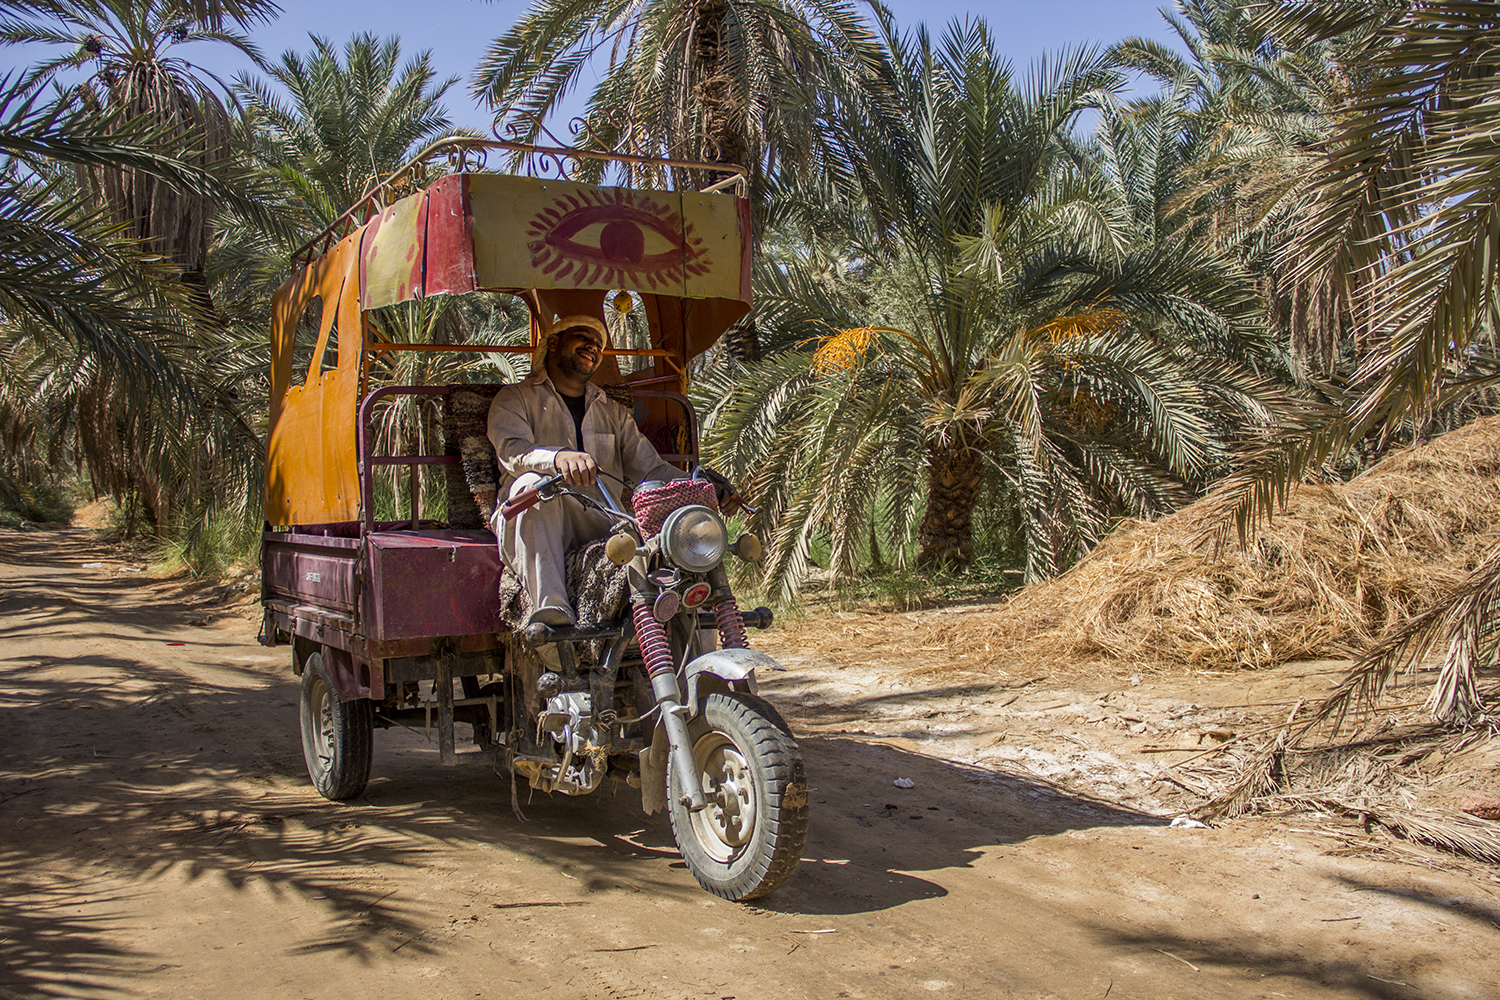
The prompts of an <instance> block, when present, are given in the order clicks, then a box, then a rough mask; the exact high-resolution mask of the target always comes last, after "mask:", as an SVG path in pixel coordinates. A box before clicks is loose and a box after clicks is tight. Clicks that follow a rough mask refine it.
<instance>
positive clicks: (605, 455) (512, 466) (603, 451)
mask: <svg viewBox="0 0 1500 1000" xmlns="http://www.w3.org/2000/svg"><path fill="white" fill-rule="evenodd" d="M584 401H585V407H586V408H585V410H584V414H583V450H584V451H586V452H588V453H589V455H590V456H592V457H593V459H594V461H595V462H596V463H597V464H598V466H599V470H600V471H601V472H605V473H608V474H609V475H611V476H617V477H620V478H623V479H627V480H629V481H630V483H631V484H632V485H634V484H637V483H640V482H642V481H644V480H647V479H679V478H681V477H682V476H683V475H685V473H683V471H682V470H681V469H679V468H677V467H676V466H675V465H668V464H667V463H666V462H663V461H662V459H661V456H660V455H658V454H657V453H656V449H655V448H653V447H652V446H651V442H650V441H647V440H646V437H645V435H644V434H642V433H641V429H640V428H639V427H637V426H636V424H635V417H634V416H633V415H632V414H631V412H630V411H629V410H627V409H626V408H625V407H623V406H621V405H620V404H619V403H616V402H615V401H614V400H612V399H610V398H609V397H608V396H606V395H605V394H604V390H603V389H601V388H599V387H598V386H597V385H594V384H593V383H592V382H590V383H589V384H588V385H587V386H586V387H585V388H584ZM489 436H490V443H491V444H493V445H494V446H495V457H496V458H498V459H499V461H500V469H501V471H502V472H503V473H504V474H505V477H506V480H505V482H504V483H502V484H501V489H500V495H501V496H508V495H509V494H510V487H511V484H512V483H514V482H515V480H516V478H517V477H519V476H522V475H524V474H526V473H528V472H535V473H540V474H541V475H545V476H550V475H553V473H554V471H555V470H554V469H553V465H552V463H553V460H554V459H555V458H556V457H557V453H558V452H560V451H573V450H575V448H576V445H577V436H576V434H575V433H574V425H573V414H572V413H571V412H569V410H568V404H567V403H565V402H563V399H562V396H561V395H559V394H558V392H557V389H556V387H555V386H553V384H552V379H550V378H549V377H548V376H547V372H546V369H542V370H539V371H535V372H532V373H531V374H530V375H528V376H526V378H524V379H522V380H521V381H520V382H517V383H515V384H514V385H507V386H504V387H503V388H501V389H500V391H499V392H497V393H495V401H494V402H493V403H491V404H490V419H489ZM599 484H600V485H601V486H603V487H605V488H607V489H608V490H609V495H610V496H611V497H612V498H613V499H614V500H615V501H616V502H617V503H618V502H619V500H620V484H619V483H618V482H615V481H613V480H610V479H604V478H602V477H601V478H600V480H599ZM626 509H627V510H628V509H629V508H626Z"/></svg>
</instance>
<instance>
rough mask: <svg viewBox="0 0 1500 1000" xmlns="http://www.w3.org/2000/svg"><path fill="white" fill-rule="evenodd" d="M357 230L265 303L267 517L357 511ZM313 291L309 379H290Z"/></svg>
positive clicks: (324, 519) (327, 517)
mask: <svg viewBox="0 0 1500 1000" xmlns="http://www.w3.org/2000/svg"><path fill="white" fill-rule="evenodd" d="M362 235H363V232H362V231H358V232H355V233H353V234H352V235H350V236H348V237H347V238H345V239H344V240H343V241H341V242H340V243H339V244H338V245H337V246H335V247H334V248H333V249H332V250H330V251H329V252H328V253H327V254H325V255H324V256H323V257H321V258H319V259H318V260H316V261H314V262H313V263H312V264H310V265H309V266H308V267H307V268H305V269H304V270H303V271H302V273H301V274H299V275H297V276H296V277H294V278H292V279H291V280H290V281H288V282H287V283H286V284H284V285H282V286H281V288H280V289H278V290H277V292H276V296H275V299H274V300H273V302H272V309H271V313H272V328H271V343H272V351H273V369H272V389H271V413H272V418H271V433H270V435H269V438H268V440H267V443H266V502H265V518H266V520H267V521H269V522H271V523H272V524H278V525H280V524H324V523H328V522H333V521H352V520H355V519H356V518H357V517H358V515H359V475H358V467H357V461H358V447H357V438H356V433H357V427H356V415H355V408H356V406H357V404H358V399H359V383H360V364H361V351H362V345H361V339H360V338H361V323H360V309H359V244H360V239H361V237H362ZM317 297H321V298H322V300H323V322H322V323H321V324H320V331H319V333H320V335H319V338H318V349H317V350H315V351H314V353H313V359H312V363H311V366H310V368H309V381H308V382H307V383H305V384H303V385H296V386H289V385H287V381H288V379H289V376H290V370H291V344H292V341H293V339H294V338H295V335H296V329H297V321H298V320H299V319H300V318H301V316H302V312H303V310H304V309H305V308H306V307H307V304H308V303H309V302H310V301H312V300H313V299H314V298H317ZM335 323H336V324H337V328H338V333H339V336H338V340H339V345H338V346H339V351H338V365H337V367H335V368H330V369H327V370H324V369H323V367H322V354H323V348H324V346H325V345H326V343H327V340H328V332H329V329H330V328H331V327H332V326H333V325H334V324H335ZM283 358H284V362H283ZM278 369H283V370H282V371H278Z"/></svg>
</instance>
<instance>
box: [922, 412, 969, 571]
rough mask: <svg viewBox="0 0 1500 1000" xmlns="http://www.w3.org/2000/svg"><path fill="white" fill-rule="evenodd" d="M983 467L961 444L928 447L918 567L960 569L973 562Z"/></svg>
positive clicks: (964, 445) (962, 443)
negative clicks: (925, 511)
mask: <svg viewBox="0 0 1500 1000" xmlns="http://www.w3.org/2000/svg"><path fill="white" fill-rule="evenodd" d="M983 474H984V467H983V465H982V464H981V461H980V458H979V453H978V452H977V451H976V450H975V449H974V448H973V447H971V446H970V445H968V444H967V443H965V442H961V441H949V442H934V443H933V444H930V445H928V447H927V513H926V514H925V515H923V517H922V524H921V526H920V527H919V528H918V529H917V543H918V549H917V566H918V567H920V568H922V569H945V568H947V569H963V568H964V567H967V566H968V565H969V563H970V562H971V561H972V560H973V558H974V503H975V501H976V500H977V499H978V496H979V485H980V482H981V480H982V479H983Z"/></svg>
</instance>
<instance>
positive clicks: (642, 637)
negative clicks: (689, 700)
mask: <svg viewBox="0 0 1500 1000" xmlns="http://www.w3.org/2000/svg"><path fill="white" fill-rule="evenodd" d="M630 614H631V617H633V618H634V619H635V637H636V639H637V640H639V641H640V644H641V659H643V660H645V661H646V673H647V675H649V676H651V677H655V676H656V675H657V674H661V673H668V674H670V673H671V672H672V647H671V645H669V644H668V643H667V631H666V629H664V628H662V627H661V622H659V621H657V620H656V616H655V615H653V614H652V613H651V605H649V604H647V603H646V602H644V601H636V602H635V603H634V604H633V605H632V606H631V608H630Z"/></svg>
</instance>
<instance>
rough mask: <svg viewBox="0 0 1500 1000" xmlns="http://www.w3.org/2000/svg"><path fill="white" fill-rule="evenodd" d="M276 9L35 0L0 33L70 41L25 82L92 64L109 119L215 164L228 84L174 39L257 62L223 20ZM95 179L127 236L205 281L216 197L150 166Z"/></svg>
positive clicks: (224, 133)
mask: <svg viewBox="0 0 1500 1000" xmlns="http://www.w3.org/2000/svg"><path fill="white" fill-rule="evenodd" d="M18 6H19V5H18ZM277 10H278V9H277V7H276V6H275V5H274V4H272V3H269V2H267V0H221V2H217V3H213V4H206V3H201V2H200V3H197V4H194V5H189V4H187V3H184V2H182V0H33V2H31V3H28V4H26V5H25V14H24V15H23V16H16V17H14V18H13V19H11V20H10V21H9V23H7V24H6V25H5V26H4V28H3V30H0V42H5V43H10V44H15V43H38V42H40V43H50V44H53V45H57V46H62V47H66V48H67V49H68V50H69V51H67V52H65V53H64V54H62V55H59V56H56V57H54V58H52V59H50V60H47V61H45V62H43V63H41V64H39V65H37V66H35V67H34V68H33V69H32V70H31V71H30V73H29V74H28V77H27V79H28V82H29V83H31V84H32V85H41V84H43V83H46V82H49V81H52V80H55V79H57V78H58V76H59V75H60V74H62V73H63V72H65V71H68V70H78V69H84V68H90V67H91V68H92V72H91V73H90V74H89V75H88V76H87V77H86V79H85V80H84V81H83V82H82V83H80V84H78V85H77V89H78V92H79V94H80V95H81V97H82V98H83V100H85V101H86V102H88V103H89V104H91V105H93V106H94V107H95V108H96V109H98V111H99V112H100V113H103V114H105V115H107V116H110V120H112V121H128V120H140V121H143V122H147V123H149V125H150V127H152V128H154V129H155V130H156V133H157V135H158V137H159V141H161V142H163V143H165V144H169V145H170V147H171V148H172V149H173V151H174V153H175V154H176V155H178V156H179V157H180V158H182V159H184V160H187V161H190V162H192V163H195V164H197V165H200V166H211V165H215V164H223V163H225V162H226V161H227V160H228V158H229V148H230V147H229V143H230V119H229V112H228V110H227V109H226V107H225V104H224V96H225V95H227V92H228V87H227V86H226V85H225V83H224V81H222V80H220V79H218V78H217V77H215V76H213V74H211V73H208V72H207V71H205V70H202V69H201V68H198V67H193V66H192V65H191V64H189V63H188V62H187V61H185V60H183V59H181V58H179V57H177V56H173V55H170V54H169V53H170V51H171V49H172V48H173V47H175V46H177V45H182V44H186V43H190V42H201V41H214V42H220V43H223V44H226V45H230V46H233V47H234V48H236V49H238V50H240V51H241V52H243V53H245V54H246V55H248V56H250V57H251V58H252V59H255V60H257V61H258V60H259V54H258V52H257V51H256V49H255V47H254V45H252V44H251V42H250V40H249V39H248V38H247V37H246V36H244V35H242V34H239V33H236V32H233V31H227V30H224V28H223V22H224V21H225V20H229V21H232V22H234V23H236V24H239V25H242V26H246V25H249V24H251V23H253V22H255V21H259V20H264V19H267V18H269V17H271V16H273V15H274V14H275V13H277ZM88 182H89V186H90V188H91V189H92V190H93V191H94V192H95V193H96V196H97V197H98V198H99V200H100V203H101V204H104V205H107V206H108V207H109V208H110V210H111V211H112V212H113V213H114V215H115V216H116V218H117V219H118V220H119V221H121V222H122V223H124V224H125V225H126V227H127V230H126V231H127V233H128V234H129V235H130V236H132V237H133V238H135V239H138V240H142V241H146V242H147V243H149V245H150V246H151V248H152V249H153V250H155V251H156V252H158V253H161V254H163V255H164V256H166V257H167V258H168V259H169V260H171V261H172V262H173V263H175V264H176V265H178V266H179V267H180V268H181V269H182V273H183V278H184V280H185V281H187V282H189V283H190V284H192V285H193V286H194V287H196V288H198V289H200V290H205V280H204V275H203V271H204V267H205V263H206V259H207V255H208V246H209V242H210V240H211V239H212V236H213V216H214V208H215V203H214V201H213V200H212V199H209V198H205V197H203V196H202V195H200V194H196V193H194V192H193V191H191V190H185V189H181V188H177V187H174V186H172V185H171V184H169V183H164V182H163V181H162V180H161V179H160V178H159V177H158V176H156V175H154V174H152V173H150V172H146V171H137V170H131V169H110V168H104V169H98V168H96V169H93V170H90V171H89V172H88Z"/></svg>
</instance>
